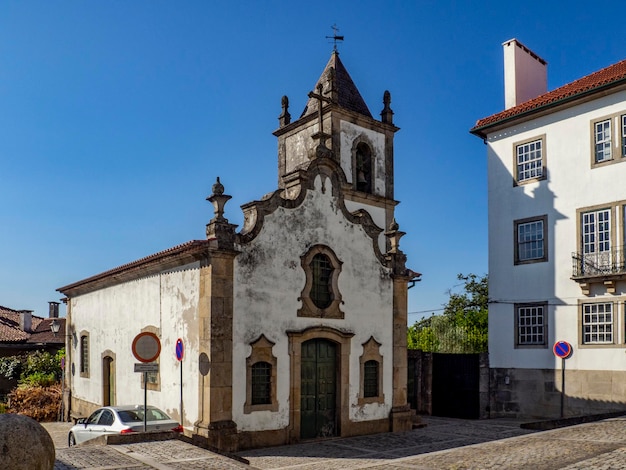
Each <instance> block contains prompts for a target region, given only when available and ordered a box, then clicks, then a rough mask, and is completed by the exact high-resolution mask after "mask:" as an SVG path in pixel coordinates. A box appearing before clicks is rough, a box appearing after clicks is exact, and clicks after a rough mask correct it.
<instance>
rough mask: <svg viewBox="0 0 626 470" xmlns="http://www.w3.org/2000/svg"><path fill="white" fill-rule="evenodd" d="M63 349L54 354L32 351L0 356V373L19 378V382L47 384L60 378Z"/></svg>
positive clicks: (10, 377)
mask: <svg viewBox="0 0 626 470" xmlns="http://www.w3.org/2000/svg"><path fill="white" fill-rule="evenodd" d="M64 356H65V349H61V350H60V351H58V352H57V353H56V354H54V355H53V354H51V353H49V352H47V351H34V352H31V353H28V354H20V355H16V356H8V357H3V358H0V375H2V376H3V377H6V378H8V379H14V380H17V379H19V383H20V384H28V385H40V386H48V385H51V384H53V383H56V382H58V381H59V380H60V379H61V360H62V358H63V357H64Z"/></svg>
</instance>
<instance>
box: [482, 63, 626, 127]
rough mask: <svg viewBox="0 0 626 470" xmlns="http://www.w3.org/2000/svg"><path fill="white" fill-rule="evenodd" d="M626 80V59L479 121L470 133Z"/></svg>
mask: <svg viewBox="0 0 626 470" xmlns="http://www.w3.org/2000/svg"><path fill="white" fill-rule="evenodd" d="M624 80H626V59H625V60H622V61H621V62H618V63H616V64H613V65H610V66H609V67H606V68H604V69H602V70H599V71H597V72H594V73H592V74H590V75H587V76H585V77H583V78H580V79H578V80H576V81H573V82H571V83H568V84H567V85H563V86H562V87H560V88H557V89H555V90H552V91H549V92H547V93H544V94H543V95H540V96H538V97H537V98H533V99H532V100H529V101H526V102H525V103H522V104H519V105H517V106H515V107H513V108H509V109H506V110H504V111H501V112H499V113H497V114H493V115H491V116H489V117H486V118H483V119H479V120H478V121H477V122H476V125H475V126H474V128H473V129H472V130H471V131H470V132H472V133H475V134H481V132H480V130H481V129H482V128H484V127H487V126H490V125H493V124H496V123H498V122H501V121H505V120H508V119H512V118H515V117H517V116H520V115H522V114H525V113H530V112H533V111H536V110H539V109H540V108H543V107H545V106H549V105H551V104H556V103H558V102H560V101H562V100H565V99H569V98H572V99H573V98H576V97H578V96H581V95H584V94H586V93H590V92H593V91H594V90H597V89H600V88H603V87H605V86H610V85H614V84H617V83H619V82H622V81H624Z"/></svg>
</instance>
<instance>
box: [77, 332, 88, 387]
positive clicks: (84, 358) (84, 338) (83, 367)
mask: <svg viewBox="0 0 626 470" xmlns="http://www.w3.org/2000/svg"><path fill="white" fill-rule="evenodd" d="M79 346H80V376H81V377H89V333H87V332H81V334H80V345H79Z"/></svg>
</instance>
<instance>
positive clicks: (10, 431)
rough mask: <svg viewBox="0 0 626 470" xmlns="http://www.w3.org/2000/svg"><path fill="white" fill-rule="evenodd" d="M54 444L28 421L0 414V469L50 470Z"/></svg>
mask: <svg viewBox="0 0 626 470" xmlns="http://www.w3.org/2000/svg"><path fill="white" fill-rule="evenodd" d="M54 460H55V452H54V443H53V442H52V438H51V437H50V434H48V431H46V430H45V429H44V427H43V426H42V425H41V424H39V423H38V422H37V421H35V420H34V419H32V418H29V417H28V416H24V415H17V414H12V413H6V414H0V468H6V469H9V468H10V469H11V470H53V469H54Z"/></svg>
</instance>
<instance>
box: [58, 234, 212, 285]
mask: <svg viewBox="0 0 626 470" xmlns="http://www.w3.org/2000/svg"><path fill="white" fill-rule="evenodd" d="M208 251H209V241H208V240H193V241H191V242H187V243H185V244H183V245H179V246H176V247H174V248H171V249H169V250H165V251H161V252H159V253H155V254H153V255H151V256H148V257H146V258H142V259H140V260H137V261H134V262H132V263H129V264H125V265H123V266H119V267H117V268H114V269H111V270H109V271H105V272H103V273H100V274H96V275H95V276H92V277H89V278H86V279H83V280H81V281H78V282H75V283H73V284H69V285H67V286H64V287H59V288H58V289H57V291H58V292H60V293H62V294H64V295H65V296H67V297H75V296H77V295H82V294H86V293H88V292H92V291H94V290H98V289H102V288H105V287H110V286H114V285H117V284H122V283H124V282H128V281H132V280H135V279H138V278H140V277H146V276H150V275H154V274H157V273H159V272H162V271H165V270H168V269H173V268H176V267H179V266H183V265H185V264H190V263H193V262H195V261H201V260H203V259H206V258H207V257H208Z"/></svg>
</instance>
